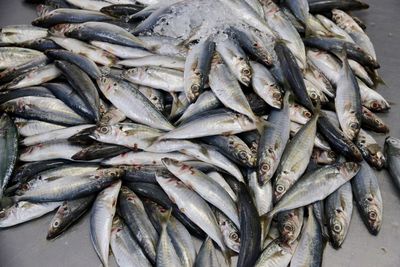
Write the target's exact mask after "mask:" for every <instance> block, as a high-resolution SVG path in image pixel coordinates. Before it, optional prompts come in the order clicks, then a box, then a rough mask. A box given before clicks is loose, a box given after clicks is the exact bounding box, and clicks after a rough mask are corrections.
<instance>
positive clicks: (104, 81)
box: [97, 76, 174, 131]
mask: <svg viewBox="0 0 400 267" xmlns="http://www.w3.org/2000/svg"><path fill="white" fill-rule="evenodd" d="M97 84H98V86H99V87H100V90H101V91H102V92H103V94H104V95H105V97H106V98H107V99H108V100H110V102H111V103H113V104H114V105H115V106H116V107H117V108H118V109H119V110H121V111H122V112H123V113H124V114H125V115H126V116H127V117H128V118H130V119H132V120H133V121H135V122H139V123H143V124H145V125H148V126H150V127H153V128H156V129H160V130H166V131H169V130H172V129H173V128H174V126H172V124H171V123H170V122H169V121H168V120H167V119H166V118H165V117H164V115H163V114H162V113H161V112H160V111H158V110H157V109H156V108H155V107H154V105H153V104H152V103H151V102H150V101H149V100H148V99H147V98H146V97H145V96H144V95H143V94H142V93H140V91H139V90H138V89H137V88H136V87H135V86H134V85H132V84H131V83H128V82H126V81H123V80H121V79H117V78H113V77H111V76H109V77H104V76H103V77H101V78H99V79H98V80H97Z"/></svg>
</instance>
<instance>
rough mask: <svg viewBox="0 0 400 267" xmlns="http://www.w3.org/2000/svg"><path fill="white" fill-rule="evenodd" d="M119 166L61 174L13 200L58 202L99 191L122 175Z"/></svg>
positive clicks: (14, 197)
mask: <svg viewBox="0 0 400 267" xmlns="http://www.w3.org/2000/svg"><path fill="white" fill-rule="evenodd" d="M122 174H123V171H122V170H120V169H117V168H110V169H101V170H97V171H96V172H94V173H90V174H83V175H77V176H74V175H72V176H68V175H67V176H60V177H52V178H49V179H47V180H46V181H45V182H43V183H39V184H38V185H37V186H32V187H31V188H29V189H28V190H27V191H25V192H24V193H23V194H22V195H16V196H13V197H12V198H13V201H15V202H18V201H21V200H23V201H30V202H38V203H40V202H57V201H65V200H74V199H77V198H81V197H85V196H88V195H90V194H92V193H95V192H98V191H99V190H101V189H102V188H104V187H107V186H109V185H110V184H112V183H113V182H114V181H116V180H117V179H118V178H119V177H120V176H122Z"/></svg>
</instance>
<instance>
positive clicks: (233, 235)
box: [229, 232, 239, 240]
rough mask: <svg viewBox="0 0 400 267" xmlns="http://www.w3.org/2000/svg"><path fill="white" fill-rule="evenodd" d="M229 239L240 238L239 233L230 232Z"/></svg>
mask: <svg viewBox="0 0 400 267" xmlns="http://www.w3.org/2000/svg"><path fill="white" fill-rule="evenodd" d="M229 239H231V240H238V239H239V235H238V234H237V233H236V232H233V233H230V234H229Z"/></svg>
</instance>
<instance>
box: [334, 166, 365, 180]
mask: <svg viewBox="0 0 400 267" xmlns="http://www.w3.org/2000/svg"><path fill="white" fill-rule="evenodd" d="M338 166H339V172H340V174H341V175H342V177H345V178H346V179H351V178H353V177H354V176H355V175H356V174H357V173H358V171H359V170H360V168H361V166H360V164H358V163H356V162H344V163H341V164H339V165H338Z"/></svg>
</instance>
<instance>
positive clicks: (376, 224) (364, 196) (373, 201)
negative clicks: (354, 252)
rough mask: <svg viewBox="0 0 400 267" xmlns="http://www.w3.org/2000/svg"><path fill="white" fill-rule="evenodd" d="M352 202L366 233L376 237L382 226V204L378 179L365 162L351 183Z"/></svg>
mask: <svg viewBox="0 0 400 267" xmlns="http://www.w3.org/2000/svg"><path fill="white" fill-rule="evenodd" d="M351 185H352V189H353V196H354V200H355V202H356V204H357V207H358V210H359V211H360V214H361V218H362V219H363V221H364V224H365V226H366V227H367V229H368V231H369V232H370V233H371V234H373V235H377V234H378V233H379V231H380V229H381V226H382V218H383V217H382V211H383V203H382V196H381V191H380V189H379V184H378V178H377V177H376V175H375V173H374V171H373V170H372V168H371V167H370V166H369V165H368V163H366V162H365V161H364V162H362V163H361V169H360V171H359V172H358V174H357V175H356V176H355V177H354V179H353V180H352V181H351Z"/></svg>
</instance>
